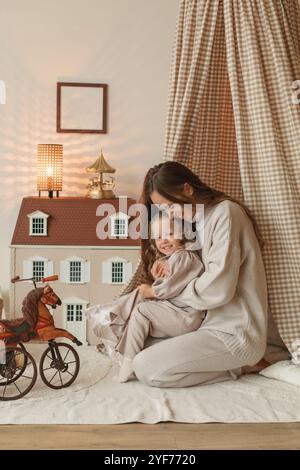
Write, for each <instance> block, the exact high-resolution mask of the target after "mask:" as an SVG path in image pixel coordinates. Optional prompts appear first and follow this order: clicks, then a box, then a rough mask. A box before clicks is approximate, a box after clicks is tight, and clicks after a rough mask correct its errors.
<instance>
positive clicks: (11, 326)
mask: <svg viewBox="0 0 300 470" xmlns="http://www.w3.org/2000/svg"><path fill="white" fill-rule="evenodd" d="M57 279H58V276H57V275H54V276H49V277H46V278H43V279H42V280H41V282H44V283H45V282H48V281H56V280H57ZM28 280H31V281H33V283H34V286H35V289H33V290H31V291H30V292H29V293H28V294H27V296H26V297H25V299H24V300H23V304H22V313H23V317H21V318H16V319H14V320H0V338H1V339H2V340H3V341H4V342H5V343H6V344H9V345H10V346H14V345H16V344H17V343H19V342H20V341H22V342H27V341H30V340H32V339H37V340H41V341H50V340H54V339H55V338H60V337H64V338H68V339H70V340H71V341H72V342H73V343H75V344H76V345H77V346H81V345H82V343H81V342H80V341H79V340H78V339H77V338H76V337H75V336H74V335H72V334H71V333H69V332H68V331H67V330H64V329H61V328H56V327H55V323H54V319H53V316H52V315H51V313H50V312H49V310H48V308H47V307H46V305H49V306H51V307H52V308H56V306H57V305H61V300H60V298H59V297H58V296H57V295H56V294H55V292H54V291H53V289H52V288H51V287H50V286H49V285H46V286H44V287H36V283H35V280H34V279H33V278H30V279H20V278H19V277H18V276H17V277H15V278H14V279H12V280H11V282H13V283H15V282H21V281H28Z"/></svg>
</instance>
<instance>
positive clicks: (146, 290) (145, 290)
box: [139, 284, 155, 299]
mask: <svg viewBox="0 0 300 470" xmlns="http://www.w3.org/2000/svg"><path fill="white" fill-rule="evenodd" d="M139 291H140V294H141V295H142V297H144V299H152V298H153V297H155V293H154V290H153V289H152V286H150V284H141V285H140V286H139Z"/></svg>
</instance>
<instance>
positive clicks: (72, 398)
mask: <svg viewBox="0 0 300 470" xmlns="http://www.w3.org/2000/svg"><path fill="white" fill-rule="evenodd" d="M28 349H30V351H31V352H33V353H34V356H35V357H36V358H37V359H38V356H39V355H40V353H41V345H30V347H29V348H28ZM78 352H79V354H80V358H81V371H80V372H79V376H78V378H77V380H76V381H75V382H74V384H73V385H72V386H71V387H69V388H67V389H64V390H63V391H62V390H57V391H56V390H51V389H49V388H48V387H46V386H45V385H44V384H43V383H42V382H39V383H36V385H35V387H34V389H33V390H32V391H31V392H30V393H29V394H28V395H27V396H26V397H24V398H22V399H20V400H18V401H12V402H0V423H1V424H119V423H129V422H141V423H152V424H153V423H158V422H160V421H177V422H186V423H207V422H225V423H262V422H295V421H300V388H299V387H296V386H293V385H289V384H286V383H283V382H279V381H275V380H272V379H266V378H264V377H261V376H258V375H251V376H250V375H248V376H244V377H242V378H240V379H239V380H237V381H230V382H223V383H218V384H212V385H205V386H203V385H202V386H195V387H189V388H183V389H172V388H168V389H159V388H154V387H147V386H145V385H143V384H142V383H140V382H138V381H131V382H127V383H125V384H118V383H116V382H114V381H113V380H112V377H113V376H114V375H115V374H116V372H117V370H116V367H115V366H114V367H111V362H110V360H109V359H107V358H106V357H104V356H102V355H101V354H99V353H96V352H95V351H94V348H93V347H82V348H78Z"/></svg>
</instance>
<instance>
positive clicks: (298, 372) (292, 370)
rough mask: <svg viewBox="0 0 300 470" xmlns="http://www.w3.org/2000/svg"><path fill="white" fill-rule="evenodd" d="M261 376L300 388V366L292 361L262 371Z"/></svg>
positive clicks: (279, 363)
mask: <svg viewBox="0 0 300 470" xmlns="http://www.w3.org/2000/svg"><path fill="white" fill-rule="evenodd" d="M260 375H263V376H264V377H267V378H269V379H275V380H281V381H282V382H287V383H289V384H292V385H297V386H298V387H300V364H294V363H293V362H292V361H280V362H276V364H272V365H271V366H269V367H266V368H265V369H263V370H262V371H260Z"/></svg>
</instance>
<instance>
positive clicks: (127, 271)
mask: <svg viewBox="0 0 300 470" xmlns="http://www.w3.org/2000/svg"><path fill="white" fill-rule="evenodd" d="M131 276H132V263H131V261H127V262H126V263H124V282H125V283H126V282H128V281H129V280H130V278H131Z"/></svg>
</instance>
